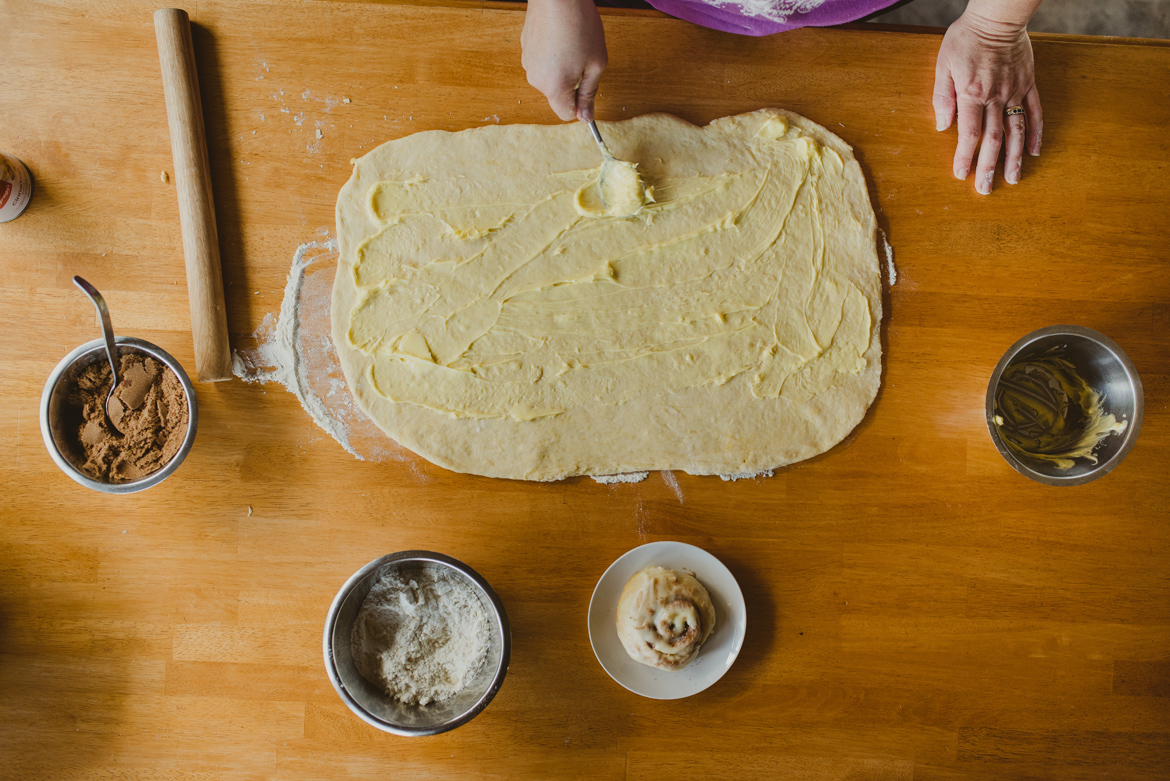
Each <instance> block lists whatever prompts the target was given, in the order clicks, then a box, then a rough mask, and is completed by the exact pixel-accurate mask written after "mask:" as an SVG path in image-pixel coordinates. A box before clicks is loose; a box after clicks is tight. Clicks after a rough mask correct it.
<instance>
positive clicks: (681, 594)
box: [617, 567, 715, 670]
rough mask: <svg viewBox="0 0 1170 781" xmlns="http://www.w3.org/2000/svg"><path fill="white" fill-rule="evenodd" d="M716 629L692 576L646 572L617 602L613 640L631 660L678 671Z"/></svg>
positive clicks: (683, 572) (650, 569)
mask: <svg viewBox="0 0 1170 781" xmlns="http://www.w3.org/2000/svg"><path fill="white" fill-rule="evenodd" d="M714 628H715V606H714V605H712V604H711V596H710V595H709V594H708V593H707V589H706V588H704V587H703V584H702V583H700V582H699V581H698V580H697V579H696V578H695V575H694V573H693V572H688V571H686V570H673V569H666V568H665V567H647V568H646V569H644V570H642V571H641V572H639V573H638V574H636V575H634V577H632V578H630V581H629V582H628V583H626V587H625V588H624V589H622V595H621V596H620V597H618V607H617V631H618V638H619V639H620V640H621V642H622V646H623V647H624V648H625V649H626V653H628V654H629V655H630V658H631V659H633V660H634V661H637V662H641V663H642V664H647V665H650V666H651V667H659V668H662V669H663V670H681V669H682V668H684V667H686V666H687V665H688V664H690V662H691V661H692V660H693V659H694V658H695V656H697V655H698V653H699V648H700V646H702V645H703V642H704V641H706V639H707V638H708V637H709V636H710V634H711V630H712V629H714Z"/></svg>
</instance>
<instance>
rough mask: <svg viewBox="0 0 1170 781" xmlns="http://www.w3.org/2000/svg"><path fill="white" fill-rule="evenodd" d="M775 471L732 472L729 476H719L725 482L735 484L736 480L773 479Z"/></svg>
mask: <svg viewBox="0 0 1170 781" xmlns="http://www.w3.org/2000/svg"><path fill="white" fill-rule="evenodd" d="M774 471H775V470H772V469H765V470H763V471H762V472H732V473H731V474H728V475H719V479H720V480H722V481H724V482H732V483H733V482H735V481H736V480H753V479H755V478H757V477H771V476H772V473H773V472H774Z"/></svg>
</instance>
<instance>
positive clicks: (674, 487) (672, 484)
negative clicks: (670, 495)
mask: <svg viewBox="0 0 1170 781" xmlns="http://www.w3.org/2000/svg"><path fill="white" fill-rule="evenodd" d="M662 482H664V483H666V487H667V488H669V489H670V490H671V491H673V492H674V495H675V497H676V498H677V499H678V503H679V504H682V503H683V492H682V487H681V486H679V484H678V478H677V477H675V476H674V472H672V471H670V470H669V469H663V470H662Z"/></svg>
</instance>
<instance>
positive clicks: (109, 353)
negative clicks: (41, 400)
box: [73, 277, 123, 436]
mask: <svg viewBox="0 0 1170 781" xmlns="http://www.w3.org/2000/svg"><path fill="white" fill-rule="evenodd" d="M73 284H75V285H77V286H78V287H79V288H81V292H82V293H85V294H86V295H87V296H89V300H90V301H92V302H93V305H94V308H96V309H97V313H98V317H99V318H100V319H101V321H102V335H103V336H104V337H105V339H106V357H107V358H108V359H109V360H110V371H111V372H113V375H112V379H113V382H112V383H111V384H110V392H109V393H107V394H106V403H105V405H104V406H103V407H102V409H103V410H104V411H105V413H106V423H109V424H110V430H111V431H113V432H114V433H115V434H117V435H118V436H123V434H122V432H121V431H119V430H118V427H117V426H115V425H114V419H113V418H111V417H110V399H112V398H114V391H115V390H117V388H118V383H119V382H120V381H121V377H120V375H119V373H118V348H117V347H116V346H115V345H114V324H113V323H111V322H110V310H109V308H108V307H107V306H106V300H105V299H104V298H102V294H101V293H99V292H97V288H95V287H94V286H93V285H91V284H89V283H88V282H86V281H85V280H84V279H82V278H81V277H74V278H73Z"/></svg>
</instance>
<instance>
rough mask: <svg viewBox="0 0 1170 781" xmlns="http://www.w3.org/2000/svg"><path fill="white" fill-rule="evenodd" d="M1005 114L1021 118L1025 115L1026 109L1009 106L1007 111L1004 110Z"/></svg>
mask: <svg viewBox="0 0 1170 781" xmlns="http://www.w3.org/2000/svg"><path fill="white" fill-rule="evenodd" d="M1003 113H1004V114H1007V115H1008V116H1009V117H1014V116H1020V115H1023V113H1024V107H1023V106H1020V105H1016V106H1008V107H1007V108H1006V109H1004V112H1003Z"/></svg>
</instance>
